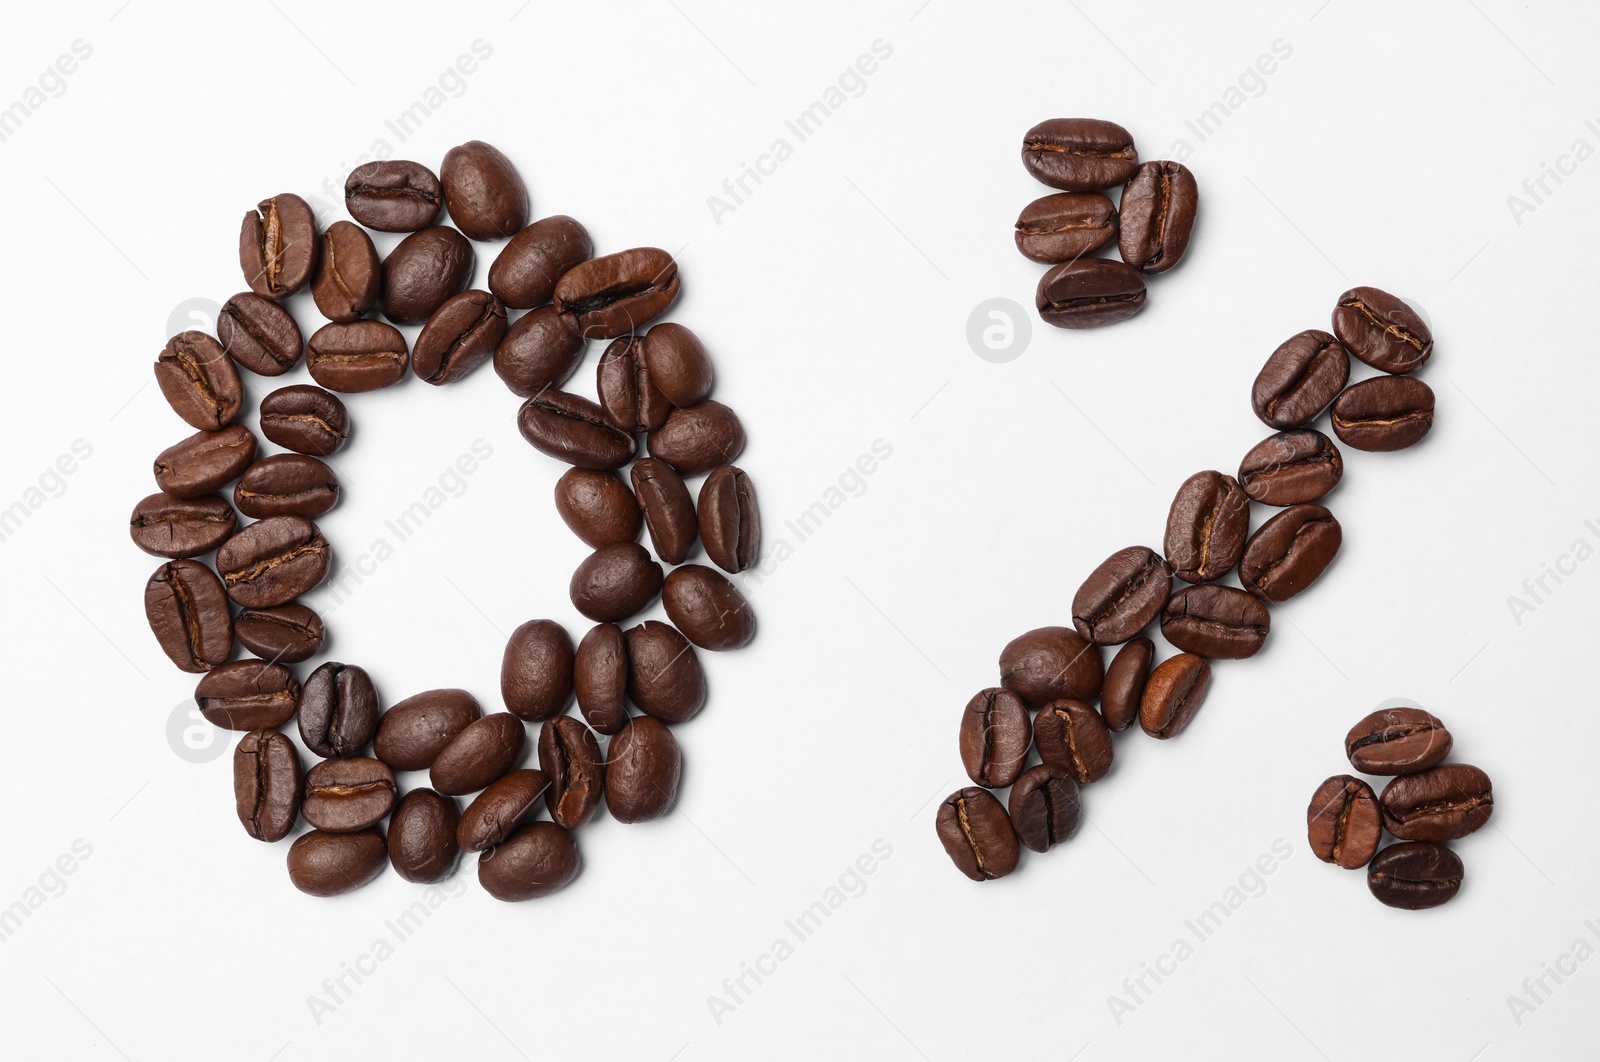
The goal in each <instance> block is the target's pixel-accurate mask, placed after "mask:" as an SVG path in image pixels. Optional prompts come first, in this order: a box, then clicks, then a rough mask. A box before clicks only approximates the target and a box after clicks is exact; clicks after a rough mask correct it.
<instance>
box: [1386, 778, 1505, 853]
mask: <svg viewBox="0 0 1600 1062" xmlns="http://www.w3.org/2000/svg"><path fill="white" fill-rule="evenodd" d="M1381 801H1382V804H1383V824H1384V825H1385V826H1387V827H1388V829H1389V832H1390V833H1392V834H1394V835H1395V836H1396V837H1398V838H1400V839H1401V840H1402V841H1450V840H1454V839H1455V838H1457V837H1465V836H1466V835H1467V834H1469V833H1472V832H1473V831H1475V830H1477V829H1478V828H1479V827H1481V826H1482V825H1483V824H1484V823H1486V822H1488V821H1489V816H1490V815H1491V814H1493V812H1494V787H1493V786H1492V785H1491V784H1490V783H1489V776H1488V775H1486V774H1484V773H1483V772H1482V771H1481V770H1479V769H1478V768H1476V767H1474V766H1472V765H1471V764H1470V763H1445V764H1440V765H1439V766H1438V767H1430V768H1428V769H1427V770H1426V771H1422V772H1419V773H1417V774H1405V775H1401V776H1400V777H1399V778H1396V779H1395V780H1394V781H1392V782H1390V783H1389V784H1388V785H1386V786H1384V787H1383V796H1382V798H1381Z"/></svg>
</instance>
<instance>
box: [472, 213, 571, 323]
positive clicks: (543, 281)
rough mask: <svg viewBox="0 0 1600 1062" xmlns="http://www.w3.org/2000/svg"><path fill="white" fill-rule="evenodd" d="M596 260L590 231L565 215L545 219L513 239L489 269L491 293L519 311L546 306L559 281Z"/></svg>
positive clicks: (536, 222)
mask: <svg viewBox="0 0 1600 1062" xmlns="http://www.w3.org/2000/svg"><path fill="white" fill-rule="evenodd" d="M593 256H594V241H592V240H591V239H590V238H589V230H588V229H585V228H584V227H583V226H582V225H580V224H579V223H578V222H577V221H575V220H574V219H572V218H569V217H567V216H566V215H565V214H557V215H555V216H554V217H549V218H543V219H541V220H539V221H535V222H534V223H533V224H532V225H529V226H528V227H527V228H525V229H523V230H522V231H521V232H519V233H517V234H516V235H515V236H513V237H511V242H510V243H508V244H506V246H505V250H503V251H501V252H500V254H499V256H498V257H496V258H495V260H494V264H493V265H491V266H490V267H489V290H490V291H492V292H494V293H495V294H496V295H498V296H499V297H500V299H501V300H502V301H503V302H504V303H505V304H506V305H507V306H510V307H512V308H513V309H517V310H529V309H532V308H533V307H535V306H543V305H544V304H545V303H547V302H549V301H550V298H551V296H553V295H554V294H555V290H556V281H558V280H560V279H561V277H562V275H563V274H565V273H566V272H567V271H568V270H570V269H572V268H573V267H574V266H576V265H577V264H578V263H579V262H586V261H588V260H589V259H590V258H592V257H593Z"/></svg>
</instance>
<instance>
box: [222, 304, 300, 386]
mask: <svg viewBox="0 0 1600 1062" xmlns="http://www.w3.org/2000/svg"><path fill="white" fill-rule="evenodd" d="M217 340H218V342H220V343H221V344H222V349H223V350H225V351H227V352H228V357H230V358H232V359H233V360H234V361H236V362H238V363H239V364H240V365H242V366H244V367H245V368H246V369H249V370H250V371H251V372H253V373H256V374H257V375H259V376H282V375H283V374H284V373H286V372H288V371H289V370H290V369H292V368H294V366H295V363H296V362H298V361H299V360H300V354H301V353H302V352H303V351H304V350H305V345H306V341H305V339H304V338H303V337H302V336H301V335H300V326H299V325H298V324H296V323H295V319H294V314H292V313H290V312H289V311H288V310H285V309H284V308H283V307H282V306H279V305H278V304H277V303H275V302H273V301H272V300H271V299H263V298H262V297H261V296H260V295H257V294H256V293H255V292H253V291H243V292H240V293H239V294H237V295H235V296H234V297H233V298H231V299H229V300H228V301H227V302H225V303H223V304H222V309H221V310H220V311H218V313H217Z"/></svg>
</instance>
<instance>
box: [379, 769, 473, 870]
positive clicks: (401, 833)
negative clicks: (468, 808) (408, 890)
mask: <svg viewBox="0 0 1600 1062" xmlns="http://www.w3.org/2000/svg"><path fill="white" fill-rule="evenodd" d="M460 821H461V809H460V808H459V807H458V806H457V805H456V802H455V799H454V798H453V797H447V796H443V795H441V794H439V793H436V792H434V791H433V790H432V789H426V788H424V789H413V790H412V791H411V792H409V793H407V794H406V795H405V796H403V797H401V798H400V803H398V804H396V805H395V808H394V814H392V815H390V816H389V862H391V863H393V864H394V872H395V873H396V874H399V875H400V876H401V877H402V878H405V879H406V880H407V881H414V882H416V883H417V884H419V885H432V884H434V883H435V882H440V881H443V880H444V879H445V878H448V877H449V876H450V875H451V874H453V873H455V869H456V860H457V859H459V858H460V857H461V846H460V845H458V844H457V843H456V826H457V824H458V823H459V822H460Z"/></svg>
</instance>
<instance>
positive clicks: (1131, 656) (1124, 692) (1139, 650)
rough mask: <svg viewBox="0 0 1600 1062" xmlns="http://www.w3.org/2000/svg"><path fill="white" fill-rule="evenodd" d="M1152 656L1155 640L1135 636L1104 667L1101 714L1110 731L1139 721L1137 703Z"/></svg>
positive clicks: (1141, 693)
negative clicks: (1104, 676) (1104, 678)
mask: <svg viewBox="0 0 1600 1062" xmlns="http://www.w3.org/2000/svg"><path fill="white" fill-rule="evenodd" d="M1155 656H1156V643H1155V642H1152V641H1151V640H1150V639H1149V638H1135V639H1134V640H1133V641H1131V642H1129V643H1128V644H1126V645H1124V646H1123V647H1122V648H1121V649H1118V650H1117V655H1116V656H1114V657H1112V658H1111V663H1110V664H1108V665H1107V666H1106V680H1105V684H1104V685H1103V686H1102V687H1101V689H1100V716H1101V718H1102V719H1104V720H1105V721H1106V726H1108V727H1110V728H1111V729H1112V730H1114V731H1116V732H1118V733H1121V732H1122V731H1124V730H1126V729H1128V727H1130V726H1132V725H1133V724H1134V723H1135V722H1137V721H1138V719H1139V702H1140V701H1141V700H1142V699H1143V698H1144V686H1145V682H1146V681H1148V680H1149V678H1150V664H1151V663H1152V662H1153V661H1154V660H1155Z"/></svg>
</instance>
